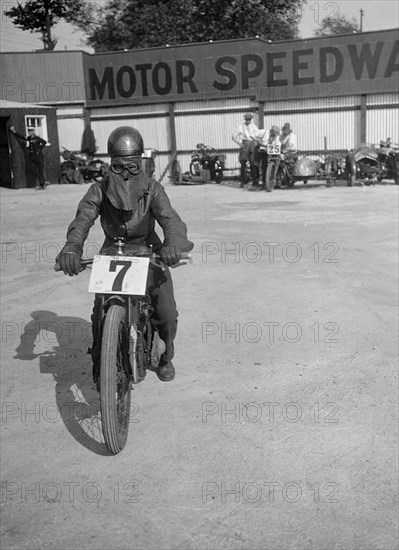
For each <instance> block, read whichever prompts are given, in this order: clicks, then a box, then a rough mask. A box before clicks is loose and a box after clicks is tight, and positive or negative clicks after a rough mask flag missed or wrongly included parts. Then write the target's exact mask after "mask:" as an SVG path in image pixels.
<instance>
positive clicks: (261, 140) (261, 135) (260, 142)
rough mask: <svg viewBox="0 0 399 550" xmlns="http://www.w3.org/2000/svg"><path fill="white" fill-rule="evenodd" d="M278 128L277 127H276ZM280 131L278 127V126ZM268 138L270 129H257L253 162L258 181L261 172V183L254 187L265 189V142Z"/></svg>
mask: <svg viewBox="0 0 399 550" xmlns="http://www.w3.org/2000/svg"><path fill="white" fill-rule="evenodd" d="M276 128H278V127H276ZM278 130H279V131H280V129H279V128H278ZM269 139H270V130H268V129H267V128H266V129H261V130H259V131H258V133H257V136H256V137H255V140H256V142H257V147H256V149H255V154H254V160H255V162H254V164H255V166H256V170H257V180H258V181H259V175H260V173H261V174H262V185H260V186H258V187H255V188H254V190H255V189H259V190H261V189H265V188H266V170H267V144H268V143H269Z"/></svg>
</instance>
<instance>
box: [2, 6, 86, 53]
mask: <svg viewBox="0 0 399 550" xmlns="http://www.w3.org/2000/svg"><path fill="white" fill-rule="evenodd" d="M81 11H82V2H80V1H79V0H28V1H27V2H25V4H24V5H23V6H22V5H21V4H20V3H19V2H17V6H13V7H12V8H11V9H9V10H8V11H5V12H4V13H5V15H6V16H8V17H10V18H11V19H12V21H13V24H14V25H15V26H16V27H18V28H20V29H22V30H24V31H30V32H32V33H40V34H41V40H42V42H43V46H44V49H45V50H54V48H55V46H56V44H57V39H56V38H55V37H53V36H52V34H51V31H52V28H53V27H54V25H56V24H57V23H58V22H59V21H60V20H61V19H65V20H67V21H68V20H70V18H72V19H75V18H76V17H78V15H79V13H80V12H81Z"/></svg>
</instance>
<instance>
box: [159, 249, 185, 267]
mask: <svg viewBox="0 0 399 550" xmlns="http://www.w3.org/2000/svg"><path fill="white" fill-rule="evenodd" d="M159 254H160V256H161V260H162V261H163V263H164V264H166V265H169V266H171V265H175V264H178V263H179V261H180V260H181V250H180V249H179V248H176V247H175V246H163V247H162V248H161V250H160V251H159Z"/></svg>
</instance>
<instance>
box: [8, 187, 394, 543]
mask: <svg viewBox="0 0 399 550" xmlns="http://www.w3.org/2000/svg"><path fill="white" fill-rule="evenodd" d="M166 188H167V192H168V194H169V196H170V198H171V201H172V204H173V206H174V207H175V208H176V210H177V211H178V212H179V213H180V215H181V217H182V218H183V219H184V220H185V221H186V223H187V225H188V228H189V237H190V238H191V240H193V241H194V242H195V249H194V251H193V257H194V263H193V265H191V266H189V267H184V268H179V269H177V270H174V271H173V272H172V273H173V277H174V283H175V294H176V300H177V303H178V309H179V313H180V317H179V330H178V336H177V340H176V357H175V361H174V363H175V366H176V370H177V377H176V380H175V381H174V382H171V383H162V382H160V381H159V380H158V379H157V377H156V376H155V375H154V374H153V373H148V375H147V378H146V379H145V381H144V382H142V383H141V384H139V385H138V386H137V387H136V389H135V391H134V392H133V394H132V400H133V401H134V403H133V405H132V412H131V423H130V431H129V438H128V442H127V445H126V447H125V449H124V450H123V451H122V453H120V454H119V455H118V456H111V455H110V454H109V453H108V452H107V450H106V448H105V445H104V443H103V439H102V435H101V421H100V418H99V398H98V394H97V393H96V391H95V388H94V386H93V384H92V382H91V365H90V359H89V356H88V355H86V350H87V347H88V346H89V345H90V344H91V341H90V324H89V321H90V313H91V307H92V296H91V295H90V294H88V292H87V286H88V280H89V276H88V275H89V274H88V272H85V273H83V274H81V275H80V276H79V277H74V278H69V277H65V276H63V275H61V274H56V273H54V271H53V266H52V260H53V259H54V256H55V254H56V252H57V251H58V250H59V249H60V247H61V245H62V244H63V243H64V238H65V232H66V228H67V226H68V224H69V222H70V221H71V220H72V219H73V217H74V214H75V210H76V205H77V202H78V200H79V199H80V197H81V196H83V194H84V193H85V191H86V189H87V186H73V185H68V186H51V187H50V188H49V189H48V190H47V191H46V192H35V191H33V190H21V191H8V190H3V191H2V243H3V244H2V262H1V270H2V296H3V300H2V373H1V389H2V413H3V414H2V422H1V428H2V440H3V443H2V482H3V483H2V490H3V491H2V513H3V520H2V548H3V549H4V550H5V549H21V548H29V549H30V550H33V549H50V548H53V549H57V550H67V549H68V550H69V549H75V548H83V549H91V550H94V549H96V550H97V549H108V548H110V549H121V550H122V549H128V548H129V549H137V550H138V549H152V548H159V549H165V550H166V549H168V550H169V549H179V550H183V549H190V550H194V549H195V550H211V549H245V550H249V549H259V550H260V549H263V550H265V549H270V550H286V549H298V550H302V549H309V550H310V549H312V550H333V549H340V550H341V549H342V550H343V549H345V550H346V549H359V550H366V549H379V550H390V549H394V548H396V547H397V542H398V540H397V502H396V493H397V489H396V479H397V469H396V464H397V439H396V435H397V413H396V411H397V405H396V403H397V364H396V360H397V328H398V327H397V245H398V243H397V235H398V212H397V195H398V188H397V187H396V186H394V185H389V184H388V185H379V186H376V187H363V188H361V187H355V188H347V187H343V186H341V187H334V188H330V189H328V188H325V187H324V186H316V187H313V188H306V187H303V186H298V188H294V189H293V190H281V191H277V190H276V191H275V192H273V193H271V194H267V193H249V192H247V191H246V190H240V189H238V188H235V187H233V186H227V185H221V186H217V185H202V186H193V187H191V186H184V187H173V186H172V187H171V186H167V187H166ZM88 241H89V242H90V243H92V244H91V245H90V246H91V248H90V247H89V249H88V251H87V252H88V255H90V252H91V253H93V251H94V249H95V248H96V247H95V246H94V244H93V243H97V244H100V243H101V242H102V231H101V227H100V225H99V223H97V224H96V226H95V227H94V228H93V229H92V231H91V233H90V236H89V239H88ZM270 243H275V244H270ZM232 251H235V254H234V253H233V252H232Z"/></svg>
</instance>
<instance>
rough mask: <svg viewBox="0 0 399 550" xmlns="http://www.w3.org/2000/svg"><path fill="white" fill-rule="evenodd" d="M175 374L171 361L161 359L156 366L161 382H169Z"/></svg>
mask: <svg viewBox="0 0 399 550" xmlns="http://www.w3.org/2000/svg"><path fill="white" fill-rule="evenodd" d="M175 374H176V371H175V367H174V366H173V363H172V361H167V362H163V361H162V360H161V362H160V364H159V367H158V368H157V376H158V378H159V379H160V380H162V382H170V381H171V380H173V379H174V377H175Z"/></svg>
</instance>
